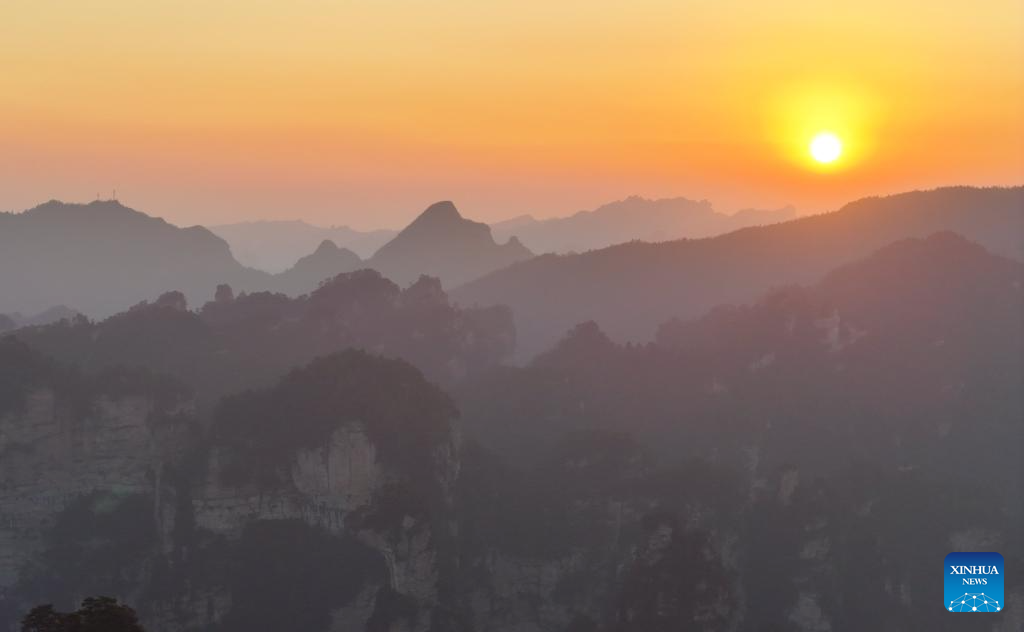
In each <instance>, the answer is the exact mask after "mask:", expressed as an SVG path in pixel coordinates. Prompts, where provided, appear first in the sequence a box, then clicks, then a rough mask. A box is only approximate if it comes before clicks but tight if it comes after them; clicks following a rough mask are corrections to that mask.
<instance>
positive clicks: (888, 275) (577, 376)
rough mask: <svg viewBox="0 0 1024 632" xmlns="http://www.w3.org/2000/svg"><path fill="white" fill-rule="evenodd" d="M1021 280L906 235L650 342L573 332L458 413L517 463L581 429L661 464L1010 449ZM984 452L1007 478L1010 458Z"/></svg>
mask: <svg viewBox="0 0 1024 632" xmlns="http://www.w3.org/2000/svg"><path fill="white" fill-rule="evenodd" d="M1022 281H1024V264H1021V262H1019V261H1015V260H1012V259H1007V258H1003V257H999V256H996V255H992V254H990V253H989V252H988V251H986V250H985V249H984V248H982V247H981V246H979V245H978V244H976V243H971V242H969V241H967V240H966V239H964V238H963V237H961V236H959V235H956V234H954V233H950V232H943V233H937V234H934V235H932V236H930V237H927V238H925V239H906V240H901V241H898V242H896V243H893V244H890V245H887V246H885V247H883V248H881V249H879V250H878V251H876V252H874V253H872V254H871V255H870V256H868V257H866V258H864V259H860V260H858V261H855V262H853V263H850V264H848V265H845V266H842V267H839V268H837V269H835V270H833V271H831V272H829V273H828V274H826V275H825V276H824V278H823V279H822V280H821V281H819V282H818V283H816V284H814V285H810V286H789V287H784V288H779V289H776V290H772V291H770V292H768V293H766V294H764V295H762V296H761V297H760V298H758V299H757V300H754V301H752V302H751V303H749V304H746V305H738V306H737V305H721V306H717V307H715V308H714V309H712V310H710V311H708V312H707V313H705V314H704V315H702V316H701V317H699V318H696V319H692V320H690V319H673V320H671V321H669V322H667V323H664V324H663V325H662V326H661V327H660V328H659V330H658V335H657V339H656V341H655V342H653V343H648V344H646V345H622V344H618V343H616V342H614V341H613V340H611V339H609V338H608V337H607V336H606V335H605V334H604V333H603V332H602V331H601V329H600V328H599V327H598V325H597V324H595V323H593V322H587V323H582V324H579V325H576V326H575V327H573V328H572V329H570V330H569V332H568V333H567V334H566V335H565V336H564V337H563V338H561V340H560V341H559V342H558V343H557V344H555V345H554V346H553V347H552V348H551V349H549V350H547V351H546V352H544V353H542V354H539V355H538V356H537V357H536V358H535V359H534V360H533V361H531V362H530V363H528V364H527V365H526V366H524V367H500V368H496V369H494V370H493V371H492V372H491V373H489V374H486V373H485V374H483V375H482V377H481V379H479V380H477V381H475V382H470V383H466V384H464V385H463V386H462V387H461V388H460V389H459V394H460V397H459V400H460V401H459V406H460V408H461V410H462V411H463V414H464V418H465V419H466V422H465V427H466V429H467V431H470V432H471V433H472V434H475V435H477V436H478V437H479V438H481V439H482V440H484V441H485V443H486V444H488V445H489V446H491V447H492V448H494V449H497V450H500V451H502V452H505V453H507V454H509V455H510V456H514V457H515V458H517V459H520V458H530V455H532V454H536V453H537V452H538V450H540V447H541V446H542V445H544V444H545V443H547V442H550V441H553V440H555V438H557V437H558V436H560V434H561V433H564V432H572V431H578V430H583V429H590V430H593V429H601V430H609V431H616V432H629V433H632V434H634V435H635V436H637V437H638V438H641V439H643V440H644V441H645V442H646V443H648V444H649V445H650V446H651V447H652V448H654V449H656V450H658V451H664V453H665V454H668V455H671V458H673V459H679V458H683V454H684V453H685V452H687V451H692V452H693V453H694V454H695V455H696V454H700V452H701V451H702V450H705V449H709V448H710V447H711V446H714V448H715V450H716V451H719V450H723V451H722V452H716V453H717V454H718V456H719V457H723V456H725V452H724V450H725V449H726V446H731V448H730V449H731V450H733V451H734V456H736V455H738V454H740V453H741V452H742V451H743V450H745V449H746V447H748V446H750V445H755V444H756V445H758V446H759V447H760V449H761V453H760V454H761V455H762V459H764V458H766V457H767V455H769V454H771V455H774V456H773V457H771V458H773V459H776V465H782V464H784V463H787V462H788V463H791V464H792V463H794V462H796V461H800V462H803V463H806V464H811V463H814V464H815V467H816V468H826V469H827V468H831V467H835V466H838V465H840V463H838V462H830V460H832V461H834V459H836V458H839V457H840V456H841V457H842V459H844V460H847V461H851V462H852V461H855V460H856V458H857V456H856V455H860V456H864V457H866V458H870V459H872V460H874V459H881V460H884V461H886V462H888V463H889V464H890V465H896V464H908V463H914V462H915V461H919V460H920V459H921V458H922V456H921V452H915V450H917V449H920V447H921V446H923V445H932V444H935V443H936V442H942V439H943V438H944V437H946V436H947V435H949V438H950V439H953V440H952V441H949V440H947V441H945V442H942V443H944V445H945V446H946V448H945V449H947V450H951V451H953V452H956V450H957V448H958V446H959V447H965V446H966V445H967V443H969V444H971V446H972V447H971V449H970V450H967V451H966V452H965V453H966V454H977V453H978V451H980V450H986V449H992V450H995V449H997V448H996V447H995V446H996V445H1000V448H998V449H1000V450H1002V449H1006V450H1008V451H1019V450H1020V446H1021V444H1020V442H1019V437H1020V425H1019V419H1020V407H1021V403H1022V402H1021V400H1020V398H1019V396H1016V395H1015V393H1017V392H1018V391H1019V388H1020V381H1021V379H1022V377H1024V376H1022V373H1021V371H1022V355H1021V349H1022V345H1024V337H1022V336H1024V321H1022V320H1021V310H1022V306H1024V302H1022V301H1024V294H1022V289H1021V282H1022ZM983 427H984V430H982V428H983ZM995 437H1001V438H1000V439H995ZM963 442H967V443H963ZM911 445H912V446H915V448H909V447H908V446H911ZM809 446H814V447H813V448H811V447H809ZM824 446H829V449H827V450H826V449H825V448H824ZM986 446H988V447H986ZM822 451H824V452H825V453H827V454H829V455H830V456H829V457H827V458H825V459H822V458H821V452H822ZM947 458H948V457H947ZM992 461H993V463H992V467H993V469H994V470H997V471H999V472H1001V473H1002V474H1001V476H1002V477H1003V478H1002V481H1003V483H1006V484H1009V483H1010V482H1011V481H1012V479H1014V478H1016V481H1015V482H1013V484H1014V485H1016V486H1019V484H1020V478H1019V475H1018V474H1016V473H1017V472H1019V470H1017V463H1018V458H1017V457H1013V458H1010V456H1009V455H1007V456H1006V458H999V459H993V460H992ZM937 463H939V464H940V467H942V468H944V471H948V472H954V471H957V470H956V469H954V468H949V467H948V466H947V465H946V464H945V463H944V462H943V461H941V460H940V461H938V462H937ZM767 465H768V464H767V463H766V462H764V461H762V463H761V467H765V466H767ZM982 480H984V477H982ZM1007 491H1008V496H1009V497H1011V498H1015V497H1019V494H1016V493H1015V492H1012V491H1011V490H1007Z"/></svg>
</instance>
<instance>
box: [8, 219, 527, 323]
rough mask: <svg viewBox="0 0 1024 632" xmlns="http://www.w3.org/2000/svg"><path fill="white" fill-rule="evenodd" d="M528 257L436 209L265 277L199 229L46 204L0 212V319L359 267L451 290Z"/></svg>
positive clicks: (313, 280)
mask: <svg viewBox="0 0 1024 632" xmlns="http://www.w3.org/2000/svg"><path fill="white" fill-rule="evenodd" d="M530 256H532V255H531V253H530V252H529V251H528V250H527V249H525V248H524V247H523V246H522V245H521V244H519V243H518V241H516V240H514V239H512V240H509V242H508V243H506V244H504V245H498V244H497V243H495V242H494V240H493V239H492V238H491V235H490V229H489V228H488V227H487V225H486V224H480V223H477V222H473V221H470V220H467V219H465V218H463V217H462V216H461V215H460V214H459V212H458V211H457V210H456V209H455V206H454V205H453V204H452V203H451V202H442V203H438V204H435V205H433V206H431V207H430V208H428V209H427V210H426V211H424V212H423V213H422V214H421V215H420V216H419V217H418V218H417V219H416V220H415V221H413V223H412V224H410V225H409V226H408V227H407V228H406V229H405V230H403V231H401V232H400V233H398V234H397V235H395V236H394V238H393V239H392V240H391V241H389V242H388V243H387V244H385V246H384V247H382V248H380V249H379V250H378V252H377V254H375V255H374V256H373V257H371V258H370V259H368V260H365V261H364V260H362V259H361V258H360V257H359V256H358V255H357V254H356V253H355V252H353V251H352V250H349V249H347V248H340V247H338V246H337V245H336V244H335V243H334V242H332V241H330V240H324V241H322V242H320V243H319V245H318V246H317V247H316V249H315V250H313V251H312V252H311V253H310V254H308V255H306V256H304V257H301V258H300V259H299V260H298V261H297V262H295V263H294V265H292V266H291V267H290V268H288V269H287V270H285V271H283V272H280V273H277V274H271V273H268V272H264V271H262V270H256V269H253V268H249V267H246V266H244V265H242V264H241V263H239V262H238V261H237V260H235V258H234V257H232V254H231V250H230V248H229V246H228V244H227V243H226V242H225V241H224V240H223V239H222V238H220V237H218V236H216V235H215V234H213V233H212V232H210V231H209V230H207V229H206V228H203V227H202V226H192V227H189V228H179V227H177V226H174V225H172V224H169V223H167V222H165V221H164V220H162V219H159V218H156V217H150V216H148V215H146V214H144V213H141V212H138V211H136V210H134V209H130V208H128V207H126V206H123V205H122V204H121V203H119V202H117V201H114V200H98V201H95V202H90V203H88V204H67V203H63V202H58V201H51V202H47V203H46V204H42V205H40V206H37V207H35V208H33V209H30V210H28V211H25V212H23V213H3V214H0V287H2V288H3V289H4V291H3V293H2V294H0V314H4V313H7V314H10V313H14V312H22V313H34V312H42V311H43V310H47V309H50V308H52V307H53V306H54V305H61V304H66V305H69V306H71V308H73V309H74V310H78V311H80V312H82V313H83V314H86V315H87V316H90V317H105V316H109V315H111V314H114V313H117V312H119V311H122V310H124V309H126V308H127V307H129V306H131V305H133V304H135V303H137V302H140V301H143V300H146V299H148V298H151V297H152V296H154V295H156V294H159V293H161V292H163V291H170V290H173V291H180V292H181V293H182V294H183V295H184V296H185V298H186V300H187V301H188V302H189V303H191V304H202V303H204V302H206V301H207V300H209V299H211V298H213V296H214V292H215V289H216V287H217V286H218V285H220V284H227V285H230V286H231V287H232V288H233V290H234V291H236V292H256V291H273V292H282V293H285V294H288V295H290V296H298V295H300V294H305V293H307V292H310V291H312V290H314V289H316V287H317V286H318V285H319V284H320V283H321V282H322V281H325V280H327V279H330V278H332V277H334V276H335V275H337V274H340V273H343V272H352V271H354V270H357V269H360V268H374V269H378V270H380V271H382V272H384V273H385V274H386V275H387V276H388V277H389V278H391V279H393V280H396V281H397V282H399V283H400V284H402V285H409V284H411V283H413V282H414V281H416V280H417V279H418V278H419V277H420V276H421V275H422V274H427V275H432V276H435V277H438V278H440V279H441V281H442V283H443V284H444V285H445V286H446V287H452V286H454V285H457V284H459V283H463V282H465V281H468V280H470V279H472V278H475V277H476V276H480V275H482V274H486V273H487V272H491V271H493V270H495V269H498V268H501V267H504V266H506V265H509V264H511V263H514V262H517V261H521V260H523V259H525V258H528V257H530Z"/></svg>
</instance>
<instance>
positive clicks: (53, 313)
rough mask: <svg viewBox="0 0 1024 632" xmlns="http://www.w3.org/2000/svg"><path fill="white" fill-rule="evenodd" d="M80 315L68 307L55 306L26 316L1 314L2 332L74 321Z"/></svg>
mask: <svg viewBox="0 0 1024 632" xmlns="http://www.w3.org/2000/svg"><path fill="white" fill-rule="evenodd" d="M77 316H79V313H78V312H77V311H75V310H73V309H71V308H70V307H67V306H66V305H55V306H53V307H51V308H49V309H44V310H43V311H41V312H39V313H38V314H32V315H30V316H25V315H23V314H22V313H21V312H14V313H13V314H0V332H3V331H7V330H10V329H16V328H18V327H34V326H37V325H49V324H52V323H58V322H60V321H62V320H73V319H74V318H75V317H77Z"/></svg>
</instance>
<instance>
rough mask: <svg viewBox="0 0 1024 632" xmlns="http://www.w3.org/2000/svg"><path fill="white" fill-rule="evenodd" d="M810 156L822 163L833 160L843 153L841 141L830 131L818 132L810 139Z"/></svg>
mask: <svg viewBox="0 0 1024 632" xmlns="http://www.w3.org/2000/svg"><path fill="white" fill-rule="evenodd" d="M809 149H810V152H811V157H812V158H814V159H815V160H817V161H818V162H820V163H822V164H828V163H831V162H835V161H836V160H838V159H839V156H840V155H842V153H843V141H841V140H839V137H838V136H836V135H835V134H833V133H832V132H818V133H817V134H816V135H815V136H814V138H812V139H811V144H810V147H809Z"/></svg>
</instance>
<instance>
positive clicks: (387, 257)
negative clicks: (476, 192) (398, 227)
mask: <svg viewBox="0 0 1024 632" xmlns="http://www.w3.org/2000/svg"><path fill="white" fill-rule="evenodd" d="M531 256H532V253H531V252H530V251H529V250H527V249H526V248H525V247H523V245H522V244H521V243H519V241H518V240H516V239H510V240H509V241H508V242H507V243H505V244H501V245H499V244H497V243H495V241H494V239H493V238H492V237H491V229H490V228H489V227H488V226H487V224H481V223H479V222H473V221H470V220H468V219H465V218H463V217H462V216H461V215H459V211H458V210H456V208H455V205H454V204H452V203H451V202H438V203H436V204H432V205H431V206H430V207H429V208H427V210H425V211H423V213H422V214H420V216H419V217H417V218H416V219H415V220H413V222H412V223H411V224H409V225H408V226H407V227H405V229H403V230H402V232H400V233H398V235H396V236H395V238H394V239H392V240H391V241H389V242H388V243H386V244H385V245H384V246H382V247H381V248H380V250H378V251H377V253H376V254H375V255H373V257H372V258H371V259H370V260H369V261H368V262H367V264H368V265H369V267H371V268H373V269H375V270H380V272H381V273H382V274H383V275H384V276H386V277H388V278H389V279H392V280H394V281H395V282H396V283H399V284H406V283H409V282H411V281H413V280H415V279H416V278H417V277H419V275H421V274H427V275H430V276H435V277H438V278H440V279H441V282H442V283H444V285H445V286H446V287H454V286H456V285H458V284H460V283H464V282H466V281H468V280H470V279H475V278H477V277H479V276H482V275H484V274H487V273H488V272H491V271H493V270H497V269H499V268H503V267H505V266H507V265H509V264H511V263H515V262H517V261H522V260H524V259H528V258H530V257H531Z"/></svg>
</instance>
